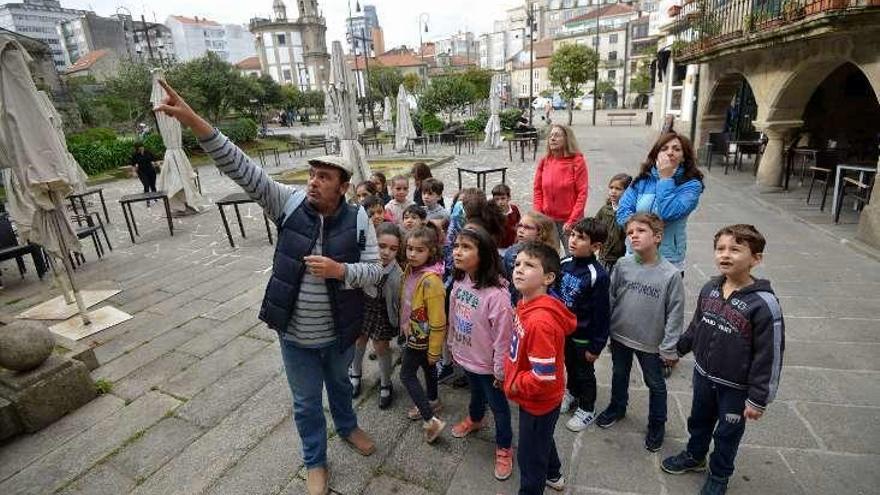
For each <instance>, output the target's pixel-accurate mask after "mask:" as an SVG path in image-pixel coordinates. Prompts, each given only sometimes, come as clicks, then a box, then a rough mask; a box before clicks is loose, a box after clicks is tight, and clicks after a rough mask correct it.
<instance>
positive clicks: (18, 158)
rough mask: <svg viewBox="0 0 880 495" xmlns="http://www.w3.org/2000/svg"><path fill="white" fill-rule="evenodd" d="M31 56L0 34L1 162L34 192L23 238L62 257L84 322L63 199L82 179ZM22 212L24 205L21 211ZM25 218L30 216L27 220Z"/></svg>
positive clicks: (75, 244)
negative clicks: (46, 108) (45, 108)
mask: <svg viewBox="0 0 880 495" xmlns="http://www.w3.org/2000/svg"><path fill="white" fill-rule="evenodd" d="M30 60H31V57H30V55H28V53H27V51H25V49H24V47H22V46H21V44H19V43H18V42H17V41H15V40H13V39H12V38H11V37H9V36H3V35H0V166H2V167H5V168H10V169H12V171H11V172H12V173H13V174H15V180H14V181H10V184H11V185H13V187H14V182H15V181H17V182H18V184H19V185H20V186H21V187H20V188H19V192H20V194H19V196H20V197H25V196H30V199H31V200H32V201H33V203H32V204H33V206H34V209H33V218H32V219H31V225H30V231H28V232H26V235H25V236H22V237H23V240H25V241H30V242H33V243H35V244H39V245H41V246H43V249H45V250H46V251H47V252H48V253H49V254H50V255H52V256H54V257H55V258H57V259H60V260H61V263H62V264H63V265H64V269H65V272H66V274H67V279H68V282H69V283H70V288H71V289H72V290H73V295H74V298H75V299H76V303H77V307H78V309H79V313H80V316H81V318H82V320H83V323H85V324H88V323H90V320H89V318H88V316H87V314H86V307H85V304H84V303H83V301H82V297H81V296H80V294H79V291H78V290H77V289H76V286H75V284H74V278H73V268H72V267H71V264H70V258H69V255H70V252H71V251H77V252H78V251H80V250H81V249H82V248H81V246H80V243H79V239H78V238H77V236H76V232H75V231H74V229H73V226H72V225H71V224H70V220H69V219H68V218H67V215H66V214H65V211H64V208H63V206H62V201H63V198H64V197H65V196H67V195H68V194H70V192H72V191H73V184H75V183H76V182H77V178H76V177H75V174H74V173H73V171H72V170H71V168H70V167H69V166H68V164H67V158H66V154H67V148H66V146H65V144H64V142H63V141H62V139H61V136H60V135H59V134H58V132H57V130H56V129H55V128H54V127H53V125H52V122H51V120H50V118H49V116H48V115H46V113H45V112H40V111H34V109H40V108H41V106H42V103H41V99H40V95H39V93H38V92H37V87H36V86H35V85H34V81H33V79H32V78H31V72H30V70H29V68H28V65H27V63H28V61H30ZM20 212H21V210H20ZM24 221H26V219H24Z"/></svg>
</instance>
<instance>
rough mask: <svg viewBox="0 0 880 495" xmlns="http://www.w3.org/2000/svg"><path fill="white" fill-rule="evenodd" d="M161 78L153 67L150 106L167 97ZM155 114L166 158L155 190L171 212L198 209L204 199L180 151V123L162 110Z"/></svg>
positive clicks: (201, 206)
mask: <svg viewBox="0 0 880 495" xmlns="http://www.w3.org/2000/svg"><path fill="white" fill-rule="evenodd" d="M163 77H164V74H163V71H162V69H153V92H152V94H151V95H150V102H152V103H153V106H156V105H159V104H160V103H162V100H163V99H164V98H165V96H166V93H165V90H164V89H163V88H162V86H161V85H159V80H160V79H162V78H163ZM155 115H156V123H158V124H159V134H161V135H162V141H163V142H164V143H165V157H164V159H163V163H162V172H160V173H159V181H158V183H157V184H156V189H158V190H160V191H165V193H166V194H168V203H169V204H170V206H171V210H172V211H175V212H186V211H187V208H188V207H189V208H191V209H193V210H195V211H201V210H202V209H203V208H204V205H205V199H204V198H202V195H201V194H199V191H198V189H196V184H195V178H196V173H195V172H194V171H193V168H192V164H191V163H190V162H189V158H187V156H186V153H185V152H184V151H183V138H182V136H181V131H180V122H178V120H177V119H175V118H174V117H171V116H169V115H165V114H164V113H162V112H155Z"/></svg>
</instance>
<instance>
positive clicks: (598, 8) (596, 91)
mask: <svg viewBox="0 0 880 495" xmlns="http://www.w3.org/2000/svg"><path fill="white" fill-rule="evenodd" d="M601 14H602V6H601V5H597V6H596V71H595V72H593V127H596V107H598V106H599V61H600V60H602V57H601V56H600V55H599V53H600V52H599V17H600V16H601ZM624 63H626V61H624Z"/></svg>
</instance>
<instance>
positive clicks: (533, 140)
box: [507, 136, 538, 162]
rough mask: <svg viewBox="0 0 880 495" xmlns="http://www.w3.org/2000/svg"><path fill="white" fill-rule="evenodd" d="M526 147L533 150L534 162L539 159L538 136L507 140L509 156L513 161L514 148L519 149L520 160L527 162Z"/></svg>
mask: <svg viewBox="0 0 880 495" xmlns="http://www.w3.org/2000/svg"><path fill="white" fill-rule="evenodd" d="M526 145H528V146H529V147H531V148H532V160H535V159H537V158H538V136H524V137H515V138H512V139H508V140H507V156H508V158H510V161H513V147H514V146H517V147H518V148H519V160H520V161H521V162H525V161H526Z"/></svg>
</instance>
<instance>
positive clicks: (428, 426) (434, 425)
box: [422, 416, 446, 443]
mask: <svg viewBox="0 0 880 495" xmlns="http://www.w3.org/2000/svg"><path fill="white" fill-rule="evenodd" d="M422 428H423V429H424V430H425V441H426V442H428V443H434V441H435V440H437V437H439V436H440V432H442V431H443V428H446V423H445V422H443V421H441V420H440V418H438V417H437V416H434V417H433V418H431V420H430V421H425V424H424V425H422Z"/></svg>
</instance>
